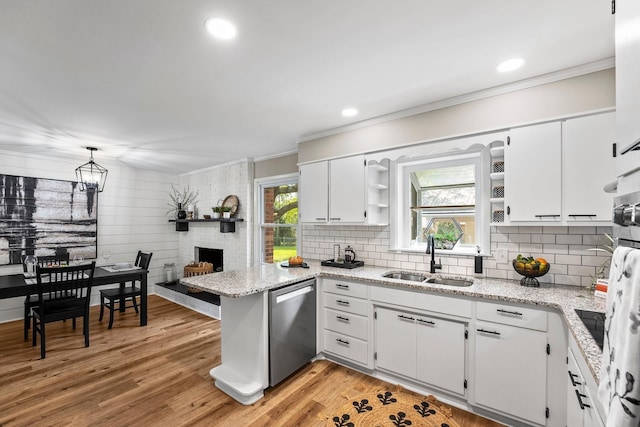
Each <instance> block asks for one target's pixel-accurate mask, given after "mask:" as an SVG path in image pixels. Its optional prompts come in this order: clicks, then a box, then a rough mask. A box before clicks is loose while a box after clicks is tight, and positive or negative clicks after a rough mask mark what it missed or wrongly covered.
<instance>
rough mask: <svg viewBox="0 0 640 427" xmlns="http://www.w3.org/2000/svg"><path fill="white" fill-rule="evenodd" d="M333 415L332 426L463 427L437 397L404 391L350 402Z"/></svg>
mask: <svg viewBox="0 0 640 427" xmlns="http://www.w3.org/2000/svg"><path fill="white" fill-rule="evenodd" d="M350 400H351V401H350V402H349V403H347V404H345V405H344V406H343V407H342V408H340V409H339V410H338V411H335V412H333V413H332V415H331V416H330V417H329V419H328V420H327V426H332V427H378V426H380V427H382V426H390V427H408V426H411V427H415V426H420V427H422V426H425V427H460V426H459V425H458V423H457V422H455V421H454V420H453V419H451V410H450V409H449V408H448V407H446V406H445V405H443V404H442V403H440V402H439V401H438V400H437V399H436V398H435V397H433V396H428V397H422V396H418V395H415V394H411V393H407V392H404V391H384V392H379V393H368V394H363V395H361V396H358V397H356V398H355V399H350Z"/></svg>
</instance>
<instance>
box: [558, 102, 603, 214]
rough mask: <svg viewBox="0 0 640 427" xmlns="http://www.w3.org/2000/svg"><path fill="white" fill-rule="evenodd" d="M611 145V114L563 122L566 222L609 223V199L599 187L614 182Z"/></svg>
mask: <svg viewBox="0 0 640 427" xmlns="http://www.w3.org/2000/svg"><path fill="white" fill-rule="evenodd" d="M613 142H615V114H614V113H606V114H598V115H594V116H587V117H580V118H577V119H571V120H567V121H566V122H565V129H564V140H563V142H562V148H563V162H562V163H563V178H564V199H563V200H564V208H565V209H564V212H565V219H566V220H567V221H570V222H573V221H606V222H611V208H612V206H613V197H612V195H611V194H609V193H605V192H604V189H603V187H604V186H605V184H608V183H609V182H611V181H613V180H614V178H615V165H614V158H613V154H612V145H613Z"/></svg>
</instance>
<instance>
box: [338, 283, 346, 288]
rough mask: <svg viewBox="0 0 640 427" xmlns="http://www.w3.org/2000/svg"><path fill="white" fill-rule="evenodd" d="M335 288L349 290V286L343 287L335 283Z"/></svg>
mask: <svg viewBox="0 0 640 427" xmlns="http://www.w3.org/2000/svg"><path fill="white" fill-rule="evenodd" d="M336 288H340V289H349V285H343V284H342V283H336Z"/></svg>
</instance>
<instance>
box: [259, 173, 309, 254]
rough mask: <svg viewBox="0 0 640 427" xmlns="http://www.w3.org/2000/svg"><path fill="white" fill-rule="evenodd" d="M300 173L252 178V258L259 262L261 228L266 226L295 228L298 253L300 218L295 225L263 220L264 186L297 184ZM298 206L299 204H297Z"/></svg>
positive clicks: (261, 239)
mask: <svg viewBox="0 0 640 427" xmlns="http://www.w3.org/2000/svg"><path fill="white" fill-rule="evenodd" d="M299 180H300V175H299V174H298V173H290V174H284V175H277V176H270V177H265V178H257V179H254V192H253V194H254V206H255V207H256V209H255V221H254V223H255V224H256V226H255V231H254V237H255V238H254V242H255V245H254V246H255V247H254V259H256V260H259V263H260V264H267V263H266V262H264V238H263V237H264V233H263V229H264V228H268V227H295V228H296V236H297V238H296V252H297V253H300V248H301V246H300V237H301V234H300V233H301V228H300V220H298V222H297V223H296V224H295V225H284V224H272V223H265V222H263V220H264V191H263V189H264V188H265V187H277V186H279V185H290V184H293V183H295V184H299ZM299 188H300V187H298V203H299V201H300V190H299ZM298 208H299V205H298Z"/></svg>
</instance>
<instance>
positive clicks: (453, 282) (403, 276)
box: [382, 271, 473, 287]
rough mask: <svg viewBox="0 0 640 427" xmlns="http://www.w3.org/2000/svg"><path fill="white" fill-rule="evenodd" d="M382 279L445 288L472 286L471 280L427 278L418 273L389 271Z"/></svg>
mask: <svg viewBox="0 0 640 427" xmlns="http://www.w3.org/2000/svg"><path fill="white" fill-rule="evenodd" d="M382 277H386V278H388V279H399V280H407V281H410V282H421V283H430V284H434V285H445V286H461V287H465V286H471V285H473V280H469V279H462V278H454V277H429V278H427V277H426V276H423V275H421V274H418V273H406V272H402V271H390V272H388V273H385V274H383V275H382Z"/></svg>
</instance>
